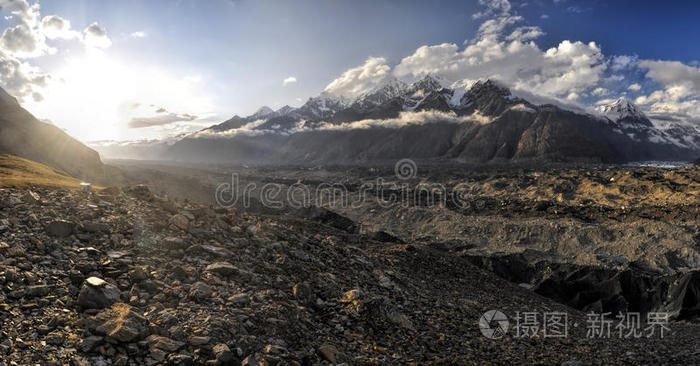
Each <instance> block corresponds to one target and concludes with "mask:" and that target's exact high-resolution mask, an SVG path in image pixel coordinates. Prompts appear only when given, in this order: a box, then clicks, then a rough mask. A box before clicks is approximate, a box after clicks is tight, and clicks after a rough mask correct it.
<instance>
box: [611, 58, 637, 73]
mask: <svg viewBox="0 0 700 366" xmlns="http://www.w3.org/2000/svg"><path fill="white" fill-rule="evenodd" d="M636 63H637V56H627V55H620V56H613V57H612V59H611V60H610V68H611V69H612V70H613V71H621V70H624V69H627V68H628V67H631V66H634V65H635V64H636Z"/></svg>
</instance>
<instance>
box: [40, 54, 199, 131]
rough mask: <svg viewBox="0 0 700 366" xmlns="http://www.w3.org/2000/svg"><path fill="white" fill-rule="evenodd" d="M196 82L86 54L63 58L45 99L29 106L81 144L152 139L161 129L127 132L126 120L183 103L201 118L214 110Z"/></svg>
mask: <svg viewBox="0 0 700 366" xmlns="http://www.w3.org/2000/svg"><path fill="white" fill-rule="evenodd" d="M197 84H198V78H197V77H192V76H183V77H179V78H177V77H173V76H171V75H170V74H168V73H167V72H166V71H164V70H161V69H159V68H155V67H147V66H143V65H127V64H125V63H124V62H122V61H119V60H117V59H114V58H111V57H110V56H109V55H108V54H106V53H105V52H103V51H100V50H90V52H86V53H85V54H84V55H82V56H80V57H71V58H67V59H66V61H65V65H64V66H63V67H62V68H59V69H58V70H57V71H56V73H55V74H54V76H53V78H52V79H51V80H50V81H49V85H48V86H47V88H46V91H45V93H44V98H45V100H44V101H42V102H40V103H37V102H32V103H33V105H30V106H29V108H30V109H31V110H33V111H36V114H37V115H38V116H40V117H41V116H43V115H49V113H48V112H49V111H50V112H51V113H50V115H51V117H52V120H51V121H52V122H53V123H54V124H56V125H58V126H60V127H61V128H64V129H65V130H66V131H68V132H69V133H70V134H72V135H73V136H76V137H77V138H79V139H81V140H83V141H94V140H102V139H142V138H151V137H156V136H158V135H159V133H162V130H160V129H161V128H162V127H159V126H155V127H149V128H130V127H129V121H131V120H132V119H133V118H144V117H146V118H148V117H153V116H154V115H155V114H156V113H157V112H156V111H160V112H159V113H165V112H164V111H168V112H172V113H180V111H179V108H182V106H183V105H187V110H188V112H191V111H196V113H199V114H200V116H201V115H203V114H206V113H207V112H209V111H211V110H212V109H213V107H212V104H211V103H210V101H209V99H208V98H207V97H206V96H203V95H202V94H201V93H197V92H196V91H195V88H196V86H197ZM30 104H31V103H30ZM169 128H172V126H170V127H169Z"/></svg>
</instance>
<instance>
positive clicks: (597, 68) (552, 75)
mask: <svg viewBox="0 0 700 366" xmlns="http://www.w3.org/2000/svg"><path fill="white" fill-rule="evenodd" d="M520 20H521V18H520V17H517V16H507V17H501V18H497V19H491V20H488V21H486V22H484V24H482V26H481V27H480V28H479V34H478V35H477V38H475V39H474V40H472V41H471V42H470V43H469V44H468V45H467V46H466V47H465V48H464V49H461V50H460V48H459V47H458V46H457V45H456V44H453V43H443V44H440V45H436V46H421V47H419V48H418V49H417V50H416V51H415V52H414V53H413V55H410V56H408V57H406V58H404V59H403V60H402V61H401V63H399V65H397V66H396V68H395V69H394V74H396V76H399V77H403V76H413V77H418V76H421V75H426V74H429V73H433V74H439V75H442V76H444V77H446V78H447V79H448V80H451V81H457V80H459V79H462V78H468V79H484V78H496V79H499V80H501V81H502V82H504V83H506V84H508V85H509V86H511V87H516V88H521V89H530V90H537V91H538V92H540V93H542V94H545V95H548V96H555V97H568V98H569V99H572V98H574V99H575V97H576V96H578V95H580V94H581V93H582V92H584V91H585V90H586V89H589V88H591V87H594V86H595V85H596V84H597V83H598V81H599V80H600V79H601V76H602V74H603V72H604V71H605V68H606V65H605V63H604V57H603V55H602V53H601V51H600V48H599V47H598V45H597V44H596V43H594V42H590V43H587V44H586V43H582V42H571V41H562V42H561V43H560V44H559V45H557V46H556V47H552V48H550V49H547V50H541V49H540V48H539V47H538V46H537V44H535V43H534V41H532V40H531V38H536V37H538V36H539V35H541V34H543V32H542V31H541V30H540V29H539V28H537V27H520V28H517V29H516V30H515V31H513V32H512V33H510V35H509V36H507V37H504V36H503V34H504V30H505V29H506V28H507V27H508V26H509V25H512V24H514V23H516V22H519V21H520Z"/></svg>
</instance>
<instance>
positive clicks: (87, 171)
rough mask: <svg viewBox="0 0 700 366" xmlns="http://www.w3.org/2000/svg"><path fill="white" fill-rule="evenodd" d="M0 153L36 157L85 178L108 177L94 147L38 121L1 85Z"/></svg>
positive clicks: (33, 158)
mask: <svg viewBox="0 0 700 366" xmlns="http://www.w3.org/2000/svg"><path fill="white" fill-rule="evenodd" d="M76 107H77V108H79V106H76ZM0 153H6V154H12V155H15V156H19V157H22V158H25V159H29V160H33V161H37V162H40V163H42V164H45V165H47V166H49V167H52V168H55V169H59V170H62V171H65V172H67V173H68V174H70V175H72V176H74V177H77V178H80V179H83V180H85V181H90V182H97V181H102V180H104V179H105V176H104V165H103V164H102V161H101V160H100V155H99V154H98V153H97V152H96V151H95V150H93V149H91V148H89V147H87V146H85V145H84V144H82V143H81V142H80V141H78V140H76V139H74V138H72V137H71V136H69V135H68V134H66V133H65V132H63V131H62V130H61V129H60V128H58V127H56V126H54V125H51V124H48V123H44V122H41V121H39V120H38V119H36V118H35V117H34V116H33V115H32V114H31V113H29V112H27V111H26V110H25V109H24V108H22V107H21V106H20V105H19V103H17V100H15V98H13V97H11V96H10V95H9V94H7V92H5V91H4V90H3V89H1V88H0Z"/></svg>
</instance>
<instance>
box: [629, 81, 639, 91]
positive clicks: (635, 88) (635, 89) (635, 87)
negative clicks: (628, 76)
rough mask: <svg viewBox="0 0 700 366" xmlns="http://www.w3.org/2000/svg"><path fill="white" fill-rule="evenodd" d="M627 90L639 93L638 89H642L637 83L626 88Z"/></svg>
mask: <svg viewBox="0 0 700 366" xmlns="http://www.w3.org/2000/svg"><path fill="white" fill-rule="evenodd" d="M627 89H629V90H632V91H639V90H640V89H642V86H641V85H639V84H638V83H634V84H632V85H630V86H628V87H627Z"/></svg>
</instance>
